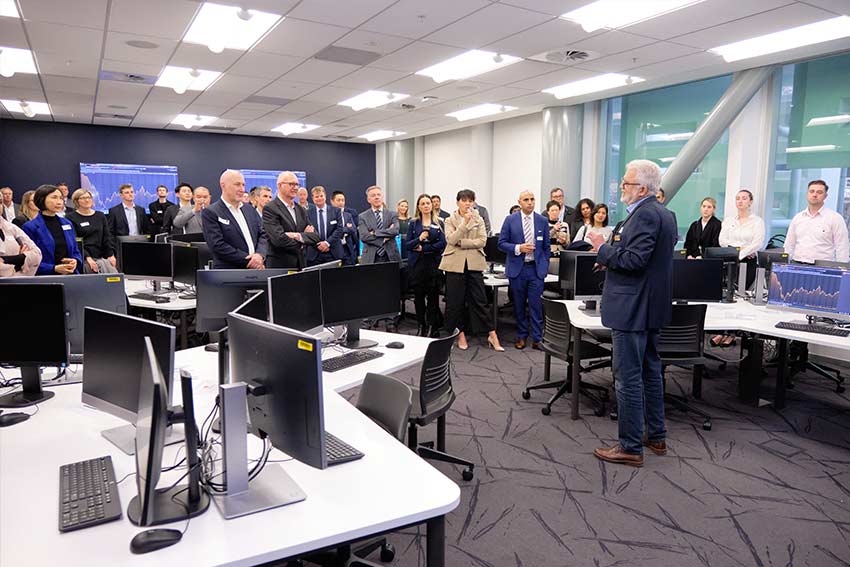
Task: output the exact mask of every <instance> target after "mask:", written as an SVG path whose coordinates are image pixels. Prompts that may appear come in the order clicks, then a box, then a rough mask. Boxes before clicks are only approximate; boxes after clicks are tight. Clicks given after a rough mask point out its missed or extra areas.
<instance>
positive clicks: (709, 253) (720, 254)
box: [702, 246, 738, 262]
mask: <svg viewBox="0 0 850 567" xmlns="http://www.w3.org/2000/svg"><path fill="white" fill-rule="evenodd" d="M702 256H703V258H716V259H721V260H726V261H729V262H737V261H738V249H737V248H735V247H734V246H718V247H712V246H709V247H708V248H706V249H705V250H703V253H702Z"/></svg>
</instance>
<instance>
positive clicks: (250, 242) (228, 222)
mask: <svg viewBox="0 0 850 567" xmlns="http://www.w3.org/2000/svg"><path fill="white" fill-rule="evenodd" d="M219 184H220V185H221V200H220V201H216V202H215V203H213V204H212V205H210V206H209V207H207V208H206V209H204V210H203V212H202V213H201V221H202V222H203V225H204V240H206V242H207V246H209V249H210V254H211V255H212V258H213V268H215V269H222V268H236V269H239V268H249V269H252V270H262V269H263V268H264V266H265V257H266V248H267V245H268V244H267V241H266V233H265V232H264V231H263V225H262V223H261V222H260V218H259V217H258V216H257V213H256V212H255V211H254V209H253V207H251V206H250V205H247V206H245V205H244V204H243V203H242V195H244V194H245V178H244V177H242V174H241V173H240V172H238V171H236V170H233V169H228V170H225V172H224V173H222V174H221V178H220V179H219ZM243 207H244V212H243Z"/></svg>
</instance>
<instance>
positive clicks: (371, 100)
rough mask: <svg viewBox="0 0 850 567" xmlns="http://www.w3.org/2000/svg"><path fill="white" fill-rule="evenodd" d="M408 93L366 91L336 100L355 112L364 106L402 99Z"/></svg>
mask: <svg viewBox="0 0 850 567" xmlns="http://www.w3.org/2000/svg"><path fill="white" fill-rule="evenodd" d="M409 96H410V95H406V94H402V93H390V92H387V91H366V92H365V93H360V94H359V95H357V96H353V97H351V98H349V99H346V100H344V101H342V102H338V103H337V104H338V105H339V106H350V107H351V109H352V110H354V111H355V112H357V111H359V110H363V109H366V108H378V107H379V106H384V105H385V104H389V103H391V102H398V101H400V100H404V99H406V98H407V97H409Z"/></svg>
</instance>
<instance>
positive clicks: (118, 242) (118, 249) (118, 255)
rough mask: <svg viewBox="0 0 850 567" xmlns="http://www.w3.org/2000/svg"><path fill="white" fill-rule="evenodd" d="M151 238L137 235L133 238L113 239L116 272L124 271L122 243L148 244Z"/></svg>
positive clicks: (121, 237)
mask: <svg viewBox="0 0 850 567" xmlns="http://www.w3.org/2000/svg"><path fill="white" fill-rule="evenodd" d="M150 241H151V237H150V236H149V235H147V234H137V235H135V236H129V235H128V236H118V237H116V238H115V260H116V264H117V265H118V266H117V267H118V271H119V272H123V271H124V263H123V257H122V248H123V246H122V244H123V243H124V242H150Z"/></svg>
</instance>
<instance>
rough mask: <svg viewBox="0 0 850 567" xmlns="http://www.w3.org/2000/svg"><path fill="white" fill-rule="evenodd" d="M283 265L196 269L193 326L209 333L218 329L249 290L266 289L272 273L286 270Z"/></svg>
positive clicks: (275, 274) (278, 274)
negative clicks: (255, 268)
mask: <svg viewBox="0 0 850 567" xmlns="http://www.w3.org/2000/svg"><path fill="white" fill-rule="evenodd" d="M289 272H290V270H288V269H286V268H275V269H271V270H198V271H197V273H196V275H195V277H196V279H197V284H196V289H195V293H196V294H197V297H198V305H197V315H196V317H195V330H196V331H198V332H199V333H209V332H215V331H219V330H221V328H222V327H224V326H225V325H226V324H227V323H226V321H225V317H226V316H227V314H228V313H229V312H231V311H233V310H234V309H236V308H237V307H239V306H240V305H242V304H243V303H244V302H245V300H246V299H248V295H249V294H248V292H249V291H250V290H253V289H256V290H265V289H268V279H269V278H270V277H272V276H281V275H284V274H288V273H289Z"/></svg>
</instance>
